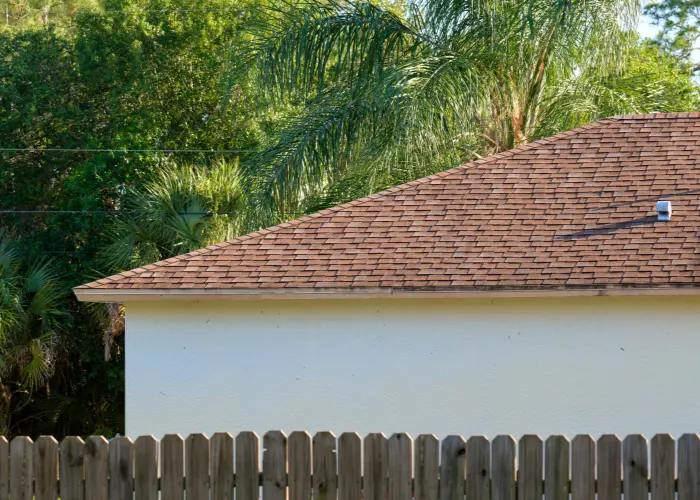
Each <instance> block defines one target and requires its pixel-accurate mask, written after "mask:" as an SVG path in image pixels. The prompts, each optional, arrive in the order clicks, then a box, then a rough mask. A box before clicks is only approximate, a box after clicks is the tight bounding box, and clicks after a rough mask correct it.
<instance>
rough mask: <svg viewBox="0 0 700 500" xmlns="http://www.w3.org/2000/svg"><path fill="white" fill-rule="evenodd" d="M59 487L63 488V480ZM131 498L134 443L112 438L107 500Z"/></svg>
mask: <svg viewBox="0 0 700 500" xmlns="http://www.w3.org/2000/svg"><path fill="white" fill-rule="evenodd" d="M61 486H63V478H61ZM61 496H63V495H61ZM133 498H134V443H133V442H132V441H131V439H129V438H128V437H118V438H114V439H112V441H111V442H110V443H109V500H132V499H133ZM61 500H63V498H61ZM88 500H89V499H88Z"/></svg>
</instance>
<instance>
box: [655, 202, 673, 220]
mask: <svg viewBox="0 0 700 500" xmlns="http://www.w3.org/2000/svg"><path fill="white" fill-rule="evenodd" d="M656 212H657V213H658V214H659V220H671V214H673V208H671V202H670V201H657V202H656Z"/></svg>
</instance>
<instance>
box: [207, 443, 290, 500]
mask: <svg viewBox="0 0 700 500" xmlns="http://www.w3.org/2000/svg"><path fill="white" fill-rule="evenodd" d="M209 447H210V452H209V454H210V460H211V464H210V467H209V468H210V469H211V500H233V436H232V435H231V434H229V433H228V432H217V433H216V434H214V435H213V436H212V437H211V441H210V443H209ZM279 500H284V498H282V499H279Z"/></svg>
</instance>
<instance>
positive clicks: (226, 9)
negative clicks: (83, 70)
mask: <svg viewBox="0 0 700 500" xmlns="http://www.w3.org/2000/svg"><path fill="white" fill-rule="evenodd" d="M237 10H240V9H234V8H231V7H217V8H210V9H206V8H205V9H196V8H195V9H133V10H128V9H112V10H87V9H79V10H77V11H76V14H97V15H100V14H118V13H122V12H125V13H131V14H138V13H141V12H231V11H237Z"/></svg>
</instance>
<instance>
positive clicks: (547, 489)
mask: <svg viewBox="0 0 700 500" xmlns="http://www.w3.org/2000/svg"><path fill="white" fill-rule="evenodd" d="M569 452H570V446H569V440H568V439H566V437H565V436H550V437H548V438H547V441H546V443H545V455H544V464H545V478H544V498H545V500H568V499H569Z"/></svg>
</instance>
